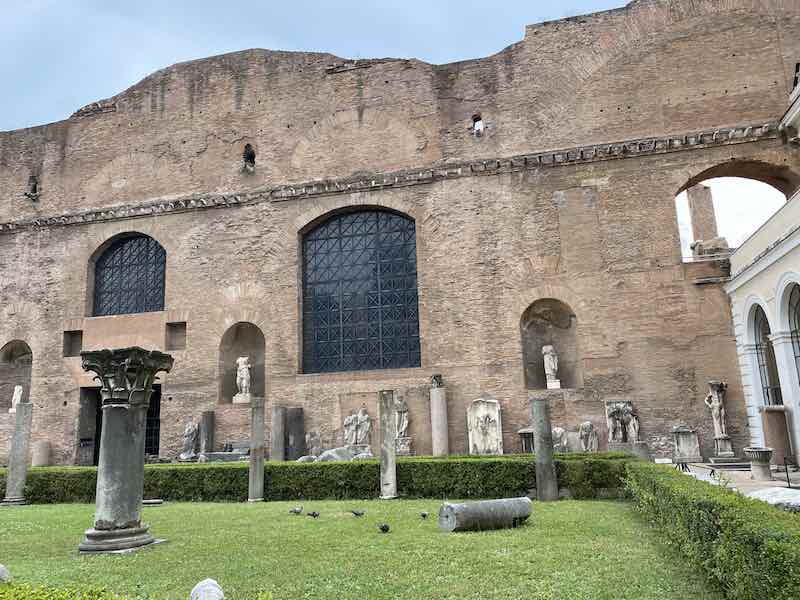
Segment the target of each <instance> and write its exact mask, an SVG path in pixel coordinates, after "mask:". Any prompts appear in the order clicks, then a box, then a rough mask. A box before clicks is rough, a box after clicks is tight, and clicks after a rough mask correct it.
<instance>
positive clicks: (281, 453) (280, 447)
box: [269, 404, 299, 461]
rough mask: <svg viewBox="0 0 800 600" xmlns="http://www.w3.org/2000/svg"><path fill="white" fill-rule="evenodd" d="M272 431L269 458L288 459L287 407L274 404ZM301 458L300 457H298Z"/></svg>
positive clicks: (270, 433)
mask: <svg viewBox="0 0 800 600" xmlns="http://www.w3.org/2000/svg"><path fill="white" fill-rule="evenodd" d="M271 424H272V431H270V432H269V440H270V442H269V448H270V450H269V459H270V460H278V461H281V460H287V457H286V407H285V406H278V405H275V404H273V405H272V421H271ZM298 458H299V457H298Z"/></svg>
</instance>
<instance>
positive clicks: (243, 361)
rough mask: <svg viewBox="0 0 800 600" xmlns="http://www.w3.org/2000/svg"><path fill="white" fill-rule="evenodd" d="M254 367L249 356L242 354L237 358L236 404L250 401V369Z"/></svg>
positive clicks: (234, 401)
mask: <svg viewBox="0 0 800 600" xmlns="http://www.w3.org/2000/svg"><path fill="white" fill-rule="evenodd" d="M252 369H253V366H252V365H251V364H250V357H249V356H240V357H239V358H237V359H236V389H237V390H238V392H237V394H236V395H235V396H234V397H233V403H234V404H247V403H249V402H250V371H251V370H252Z"/></svg>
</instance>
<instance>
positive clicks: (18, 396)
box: [8, 385, 22, 415]
mask: <svg viewBox="0 0 800 600" xmlns="http://www.w3.org/2000/svg"><path fill="white" fill-rule="evenodd" d="M20 402H22V386H21V385H15V386H14V393H13V394H12V395H11V408H9V409H8V413H9V414H11V415H13V414H14V413H16V412H17V404H19V403H20Z"/></svg>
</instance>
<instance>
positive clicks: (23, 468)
mask: <svg viewBox="0 0 800 600" xmlns="http://www.w3.org/2000/svg"><path fill="white" fill-rule="evenodd" d="M32 422H33V404H32V403H30V402H20V403H19V404H17V412H16V416H15V425H14V437H12V438H11V452H10V454H9V455H8V472H7V474H6V497H5V498H4V499H3V503H2V505H3V506H19V505H22V504H25V480H26V479H27V477H28V450H29V448H30V443H31V423H32Z"/></svg>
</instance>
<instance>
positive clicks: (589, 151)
mask: <svg viewBox="0 0 800 600" xmlns="http://www.w3.org/2000/svg"><path fill="white" fill-rule="evenodd" d="M778 137H779V133H778V128H777V125H776V124H774V123H766V124H763V125H748V126H740V127H732V128H724V129H716V130H708V131H701V132H695V133H688V134H684V135H673V136H666V137H659V138H646V139H634V140H628V141H624V142H614V143H610V144H596V145H591V146H581V147H577V148H570V149H566V150H553V151H547V152H539V153H534V154H523V155H518V156H512V157H510V158H491V159H485V160H472V161H462V162H453V163H448V164H446V165H437V166H431V167H426V168H422V169H409V170H405V171H397V172H394V173H375V174H369V175H359V176H357V177H344V178H340V179H330V180H325V181H312V182H306V183H298V184H295V185H285V186H279V187H276V188H268V189H264V190H259V191H255V192H247V193H244V192H243V193H239V194H195V195H192V196H186V197H183V198H174V199H170V200H156V201H152V202H147V203H143V204H136V205H127V206H114V207H111V208H104V209H99V210H93V211H86V212H81V213H70V214H62V215H57V216H53V217H36V218H28V219H21V220H19V221H11V222H7V223H0V234H2V233H15V232H17V231H24V230H30V229H36V228H44V227H58V226H64V225H85V224H87V223H95V222H106V221H118V220H122V219H133V218H136V217H146V216H151V215H158V214H165V213H178V212H187V211H193V210H203V209H214V208H227V207H236V206H242V205H250V204H259V203H262V202H287V201H291V200H303V199H305V198H311V197H318V196H331V195H337V194H352V193H355V192H369V191H377V190H382V189H394V188H402V187H410V186H415V185H423V184H428V183H434V182H437V181H444V180H447V179H460V178H464V177H476V176H489V175H501V174H505V173H514V172H519V171H530V170H537V169H543V168H549V167H560V166H567V165H579V164H587V163H595V162H602V161H607V160H619V159H624V158H636V157H641V156H653V155H658V154H668V153H672V152H681V151H684V150H699V149H704V148H712V147H717V146H727V145H732V144H743V143H749V142H758V141H762V140H770V139H777V138H778Z"/></svg>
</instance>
